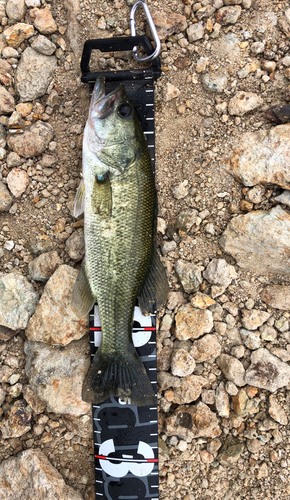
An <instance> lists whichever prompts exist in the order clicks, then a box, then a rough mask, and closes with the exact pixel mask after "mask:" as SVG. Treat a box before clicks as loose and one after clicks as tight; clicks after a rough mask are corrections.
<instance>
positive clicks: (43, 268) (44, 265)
mask: <svg viewBox="0 0 290 500" xmlns="http://www.w3.org/2000/svg"><path fill="white" fill-rule="evenodd" d="M62 263H63V262H62V260H61V259H60V257H59V255H58V253H57V252H56V251H55V250H53V251H52V252H47V253H43V254H41V255H39V257H36V259H34V260H32V261H31V262H29V264H28V272H29V275H30V276H31V278H32V279H33V280H35V281H47V280H48V278H50V277H51V276H52V274H53V273H54V271H55V270H56V269H57V268H58V266H60V265H61V264H62Z"/></svg>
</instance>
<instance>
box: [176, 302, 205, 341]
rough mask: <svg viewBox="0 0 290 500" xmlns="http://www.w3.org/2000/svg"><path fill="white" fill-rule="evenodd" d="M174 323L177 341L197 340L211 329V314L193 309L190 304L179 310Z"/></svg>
mask: <svg viewBox="0 0 290 500" xmlns="http://www.w3.org/2000/svg"><path fill="white" fill-rule="evenodd" d="M175 322H176V333H175V335H176V337H177V338H178V339H179V340H188V339H197V338H199V337H201V335H203V334H204V333H209V332H210V331H211V329H212V327H213V317H212V313H211V312H210V311H209V310H208V309H194V308H193V307H192V306H191V304H186V305H184V306H181V307H180V308H179V310H178V312H177V314H176V317H175Z"/></svg>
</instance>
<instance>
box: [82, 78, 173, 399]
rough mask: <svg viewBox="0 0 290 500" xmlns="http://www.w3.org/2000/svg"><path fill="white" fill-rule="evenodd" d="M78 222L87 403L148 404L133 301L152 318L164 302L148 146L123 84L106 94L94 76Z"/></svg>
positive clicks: (165, 289)
mask: <svg viewBox="0 0 290 500" xmlns="http://www.w3.org/2000/svg"><path fill="white" fill-rule="evenodd" d="M74 212H75V214H74V215H75V217H77V216H79V215H80V214H81V213H82V212H84V234H85V249H86V250H85V259H84V262H83V264H82V267H81V270H80V272H79V275H78V277H77V280H76V283H75V286H74V289H73V294H72V309H73V310H74V312H75V313H76V314H77V315H78V316H79V317H82V316H84V315H86V314H87V313H88V312H89V311H90V309H91V308H92V307H93V304H94V303H95V301H97V303H98V306H99V313H100V319H101V325H102V343H101V345H100V347H99V349H98V350H97V352H96V354H95V357H94V360H93V363H92V365H91V367H90V368H89V371H88V373H87V375H86V378H85V381H84V384H83V393H82V397H83V400H84V401H87V402H92V403H100V402H102V401H104V400H105V399H106V398H108V397H110V396H115V397H120V398H122V399H123V400H125V401H127V402H128V403H131V404H133V405H152V404H154V403H155V395H154V391H153V389H152V385H151V383H150V380H149V377H148V375H147V372H146V370H145V368H144V365H143V363H142V362H141V360H140V358H139V357H138V355H137V353H136V351H135V348H134V345H133V342H132V322H133V312H134V306H135V303H136V299H137V297H139V305H140V307H141V309H142V311H143V312H145V313H146V312H147V313H150V312H153V311H154V307H155V304H156V305H157V307H158V306H160V305H161V304H162V303H163V302H164V301H165V300H166V297H167V293H168V284H167V280H166V276H165V271H164V267H163V265H162V263H161V261H160V259H159V256H158V254H157V252H156V249H155V246H154V236H155V226H156V191H155V184H154V176H153V173H152V166H151V160H150V155H149V150H148V147H147V143H146V140H145V137H144V134H143V131H142V129H141V126H140V124H139V121H138V118H137V115H136V113H135V111H134V109H133V106H132V104H131V102H130V100H129V99H128V97H127V95H126V92H125V89H124V87H123V85H120V86H119V87H118V88H116V90H114V91H113V92H111V93H110V94H108V95H105V88H104V79H103V78H102V77H99V78H98V79H97V81H96V85H95V88H94V91H93V94H92V98H91V103H90V109H89V117H88V121H87V123H86V126H85V130H84V139H83V182H82V183H81V185H80V187H79V189H78V191H77V194H76V200H75V209H74Z"/></svg>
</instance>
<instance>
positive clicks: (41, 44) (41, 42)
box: [31, 35, 56, 56]
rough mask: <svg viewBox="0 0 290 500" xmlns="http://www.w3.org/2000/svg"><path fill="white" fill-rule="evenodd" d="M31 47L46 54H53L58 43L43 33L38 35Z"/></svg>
mask: <svg viewBox="0 0 290 500" xmlns="http://www.w3.org/2000/svg"><path fill="white" fill-rule="evenodd" d="M31 47H32V48H33V49H34V50H37V52H39V53H40V54H44V55H45V56H51V55H52V54H54V52H55V51H56V45H55V44H54V43H52V42H51V41H50V40H49V38H47V37H46V36H43V35H38V37H37V38H35V40H33V42H32V44H31Z"/></svg>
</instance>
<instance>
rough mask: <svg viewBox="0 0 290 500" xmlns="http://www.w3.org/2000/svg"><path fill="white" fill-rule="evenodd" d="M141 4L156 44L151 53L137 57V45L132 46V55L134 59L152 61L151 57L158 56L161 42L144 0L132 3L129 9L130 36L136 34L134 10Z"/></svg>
mask: <svg viewBox="0 0 290 500" xmlns="http://www.w3.org/2000/svg"><path fill="white" fill-rule="evenodd" d="M141 5H142V7H143V9H144V12H145V14H146V17H147V19H148V23H149V27H150V30H151V33H152V36H153V38H154V42H155V44H156V48H155V50H154V52H153V53H152V54H150V55H149V56H146V57H139V56H138V47H133V53H134V57H135V59H136V61H138V62H148V61H152V59H155V57H157V56H158V54H159V52H160V48H161V43H160V39H159V36H158V33H157V30H156V28H155V25H154V22H153V19H152V16H151V14H150V10H149V8H148V5H147V4H146V3H145V2H143V1H142V0H139V1H138V2H136V3H135V5H133V7H132V10H131V14H130V27H131V36H136V23H135V13H136V10H137V9H138V7H141Z"/></svg>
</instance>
